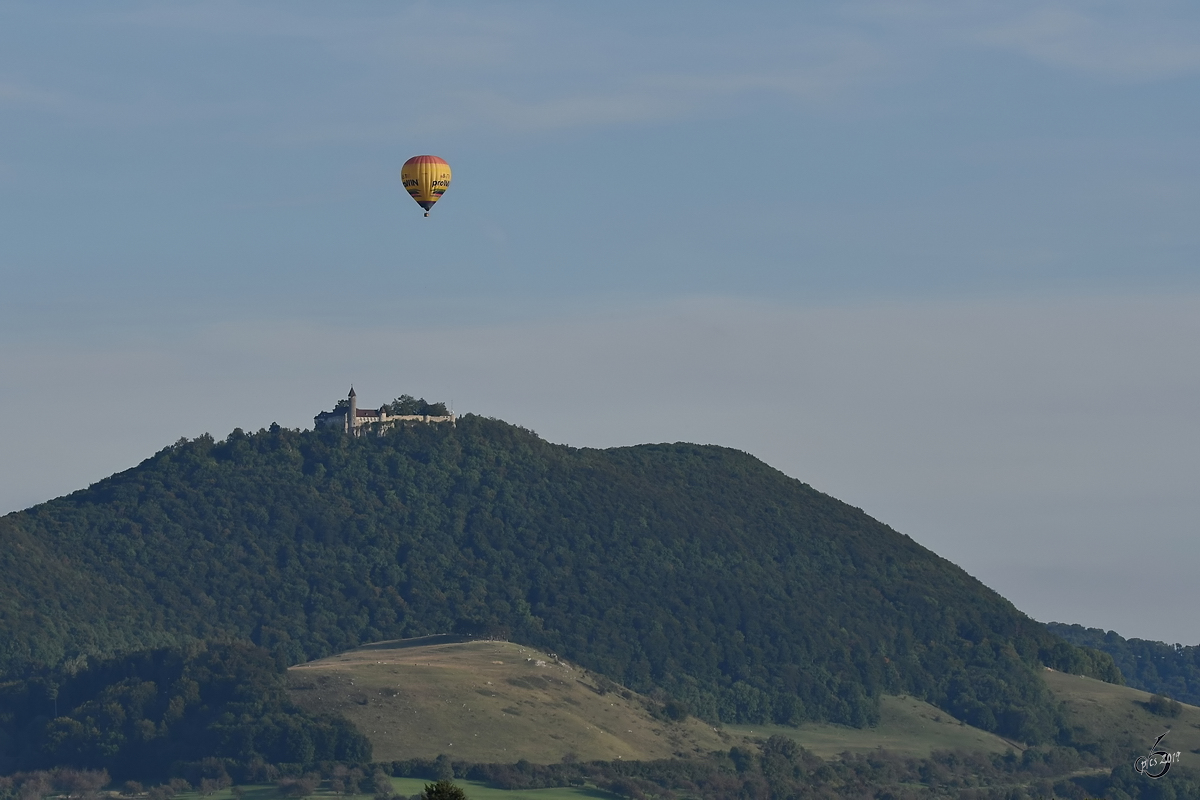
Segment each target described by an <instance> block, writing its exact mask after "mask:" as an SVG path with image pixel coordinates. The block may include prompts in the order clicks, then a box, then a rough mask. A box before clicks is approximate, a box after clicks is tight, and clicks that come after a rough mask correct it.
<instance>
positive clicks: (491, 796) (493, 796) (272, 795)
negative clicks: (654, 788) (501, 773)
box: [175, 778, 617, 800]
mask: <svg viewBox="0 0 1200 800" xmlns="http://www.w3.org/2000/svg"><path fill="white" fill-rule="evenodd" d="M428 783H432V781H427V780H422V779H420V778H392V787H393V789H394V790H395V793H396V794H397V795H398V796H399V797H401V798H406V797H411V796H412V795H419V794H421V792H422V791H423V790H424V789H425V785H426V784H428ZM454 783H455V784H456V785H458V786H459V787H460V788H461V789H462V790H463V791H464V792H466V794H467V798H468V800H617V796H616V795H614V794H612V793H611V792H606V791H604V790H602V789H596V788H594V787H587V786H580V787H573V786H572V787H566V788H562V789H513V790H508V789H497V788H495V787H492V786H488V785H487V784H484V783H479V782H478V781H463V780H456V781H455V782H454ZM241 789H242V792H243V794H242V798H243V800H280V797H281V795H280V794H279V790H278V789H277V788H276V787H275V786H274V785H273V784H254V785H252V786H243V787H241ZM175 797H176V800H234V796H233V792H232V791H231V789H221V790H219V791H216V792H213V793H212V794H201V793H199V792H182V793H180V794H178V795H176V796H175ZM312 797H314V798H318V800H333V798H338V800H372V797H373V795H369V794H357V795H356V794H344V795H343V794H334V793H333V792H331V791H329V790H328V789H326V788H324V787H322V788H320V789H318V790H317V791H316V792H315V793H314V794H313V795H312Z"/></svg>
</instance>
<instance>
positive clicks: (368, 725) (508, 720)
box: [288, 636, 1108, 764]
mask: <svg viewBox="0 0 1200 800" xmlns="http://www.w3.org/2000/svg"><path fill="white" fill-rule="evenodd" d="M288 685H289V687H290V690H291V697H292V700H293V702H295V703H296V704H297V705H298V706H300V707H302V708H304V709H306V710H308V711H309V712H311V713H313V714H318V715H337V716H344V717H346V718H347V719H349V720H350V721H351V722H353V723H354V725H355V726H356V727H357V728H358V729H359V730H360V731H362V732H363V733H364V734H365V735H366V736H367V737H368V738H369V739H370V740H371V744H372V746H373V748H374V750H373V752H374V755H375V758H376V759H380V760H401V759H410V758H425V759H432V758H436V757H437V756H439V755H442V754H446V755H449V756H451V757H452V758H453V759H454V760H457V761H468V762H481V763H501V764H502V763H514V762H516V761H519V760H521V759H525V760H527V761H530V762H532V763H535V764H552V763H556V762H559V761H562V760H563V759H570V758H575V759H578V760H580V761H594V760H605V761H612V760H615V759H623V760H626V761H628V760H641V761H648V760H653V759H660V758H673V757H675V758H681V757H698V756H703V755H706V754H708V753H711V752H713V751H724V750H728V749H729V748H730V747H738V746H740V747H752V746H753V745H752V743H753V742H757V741H761V740H764V739H767V738H768V737H770V736H771V735H773V734H781V735H783V736H787V737H788V738H791V739H793V740H795V741H796V742H797V743H798V744H800V745H801V746H803V747H804V748H806V749H807V750H808V751H809V752H811V753H814V754H816V755H818V756H821V757H826V758H828V757H835V756H838V755H840V754H842V753H844V752H854V753H874V752H876V751H877V750H878V748H881V747H882V748H885V749H887V750H888V751H889V752H891V753H894V754H900V755H905V756H915V757H928V756H929V754H930V753H931V752H932V751H933V750H939V749H940V750H964V751H975V752H981V753H989V754H990V753H1004V752H1005V751H1006V750H1010V749H1012V747H1013V746H1012V745H1011V744H1010V743H1008V742H1006V741H1005V740H1003V739H1000V738H999V737H997V736H995V735H993V734H989V733H985V732H983V731H980V730H978V729H976V728H972V727H970V726H968V725H962V724H960V723H959V722H958V720H955V719H953V718H952V717H950V716H949V715H946V714H944V713H943V712H941V711H939V710H938V709H936V708H934V707H933V706H930V705H928V704H925V703H922V702H921V701H919V700H916V699H915V698H912V697H895V696H892V695H885V696H884V697H883V698H882V701H883V702H882V715H881V717H882V718H881V720H880V723H879V724H878V725H876V726H873V727H870V728H851V727H848V726H845V725H836V724H832V723H804V724H803V725H801V726H799V727H788V726H777V725H732V726H722V727H720V728H714V727H713V726H712V725H709V724H708V723H706V722H703V721H701V720H697V719H696V718H694V717H686V718H676V719H672V718H671V717H670V715H669V714H667V713H665V712H666V709H665V708H664V707H663V704H661V703H657V702H655V701H654V700H652V699H650V698H648V697H645V696H644V695H639V694H636V693H634V692H630V691H629V690H627V689H622V688H621V687H619V686H615V685H613V684H612V683H611V681H607V680H605V679H604V678H603V677H602V676H598V675H595V674H594V673H590V672H588V671H587V670H585V669H583V668H581V667H579V666H578V665H575V664H570V663H567V662H565V661H563V660H562V659H561V658H555V657H554V654H550V653H545V652H541V651H538V650H535V649H533V648H528V647H525V646H523V645H519V644H515V643H512V642H499V641H486V640H476V641H469V640H463V639H462V638H461V637H453V636H426V637H421V638H418V639H403V640H398V641H392V642H378V643H375V644H369V645H366V646H364V647H360V648H357V649H355V650H351V651H349V652H346V653H339V654H338V655H336V656H330V657H329V658H323V659H319V660H317V661H310V662H308V663H305V664H300V665H298V666H295V667H292V668H291V669H290V670H289V671H288ZM1103 685H1105V686H1107V685H1108V684H1103Z"/></svg>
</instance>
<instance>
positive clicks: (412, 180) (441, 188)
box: [400, 156, 450, 217]
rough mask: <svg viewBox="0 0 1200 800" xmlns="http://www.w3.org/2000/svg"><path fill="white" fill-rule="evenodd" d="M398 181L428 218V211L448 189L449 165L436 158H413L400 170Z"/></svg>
mask: <svg viewBox="0 0 1200 800" xmlns="http://www.w3.org/2000/svg"><path fill="white" fill-rule="evenodd" d="M400 180H402V181H404V188H405V189H406V190H407V191H408V193H409V194H410V195H412V199H413V200H416V201H417V205H419V206H420V207H421V208H423V209H425V216H427V217H428V216H429V209H431V208H433V204H434V203H436V202H437V201H438V200H440V199H441V197H442V195H443V194H445V192H446V190H447V189H449V188H450V165H449V164H447V163H446V162H445V160H443V159H441V158H438V157H437V156H413V157H412V158H410V159H409V160H408V161H405V162H404V166H403V167H401V168H400Z"/></svg>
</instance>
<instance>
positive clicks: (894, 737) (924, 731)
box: [725, 695, 1022, 758]
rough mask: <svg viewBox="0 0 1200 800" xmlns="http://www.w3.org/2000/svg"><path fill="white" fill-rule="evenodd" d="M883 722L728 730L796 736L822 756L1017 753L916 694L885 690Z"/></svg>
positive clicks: (739, 733) (746, 734)
mask: <svg viewBox="0 0 1200 800" xmlns="http://www.w3.org/2000/svg"><path fill="white" fill-rule="evenodd" d="M881 706H882V707H881V709H880V711H881V714H880V720H879V724H878V725H876V726H874V727H871V728H851V727H849V726H847V725H835V724H832V723H822V722H810V723H805V724H803V725H801V726H799V727H798V728H789V727H785V726H782V725H729V726H726V727H725V731H726V733H729V734H730V735H733V736H741V737H744V738H748V739H760V738H761V739H765V738H767V737H769V736H772V735H774V734H779V735H781V736H787V737H788V738H789V739H793V740H794V741H795V742H796V743H797V744H799V745H800V746H801V747H803V748H804V749H806V750H808V751H809V752H811V753H814V754H815V755H818V756H820V757H822V758H833V757H835V756H839V755H841V754H842V753H846V752H850V753H871V752H874V751H875V750H878V749H880V748H882V749H884V750H887V751H888V752H891V753H896V754H898V755H904V756H910V757H913V758H927V757H928V756H929V754H930V753H932V752H933V751H934V750H970V751H975V752H983V753H1003V752H1005V751H1006V750H1013V751H1014V752H1019V751H1020V750H1021V749H1022V748H1021V746H1020V745H1018V744H1016V743H1014V742H1009V741H1006V740H1005V739H1002V738H1000V737H999V736H996V735H995V734H993V733H988V732H987V731H982V730H980V729H979V728H975V727H972V726H970V725H967V724H965V723H963V722H961V721H959V720H957V719H955V718H954V717H952V716H950V715H949V714H947V713H946V712H945V711H942V710H941V709H939V708H937V707H936V706H931V705H929V703H925V702H923V701H921V700H918V699H916V698H915V697H909V696H905V697H896V696H893V695H884V696H883V697H882V702H881Z"/></svg>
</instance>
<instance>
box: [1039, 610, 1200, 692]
mask: <svg viewBox="0 0 1200 800" xmlns="http://www.w3.org/2000/svg"><path fill="white" fill-rule="evenodd" d="M1047 627H1048V628H1049V629H1050V631H1051V632H1052V633H1054V634H1056V635H1058V636H1061V637H1062V638H1063V639H1065V640H1067V641H1068V642H1072V643H1073V644H1075V645H1078V646H1080V647H1088V648H1091V649H1094V650H1100V651H1102V652H1104V653H1107V654H1108V655H1110V656H1111V657H1112V659H1113V661H1114V662H1115V663H1116V665H1117V666H1118V667H1119V668H1120V670H1121V674H1122V675H1124V676H1125V683H1126V685H1128V686H1132V687H1133V688H1135V689H1141V690H1142V691H1143V692H1150V693H1152V694H1158V695H1164V696H1166V697H1171V698H1174V699H1175V700H1179V701H1182V702H1184V703H1188V704H1189V705H1193V706H1200V645H1182V644H1166V643H1165V642H1152V641H1148V640H1146V639H1123V638H1122V637H1121V636H1119V635H1117V633H1116V632H1114V631H1108V632H1105V631H1103V630H1101V629H1099V628H1085V627H1083V626H1082V625H1064V624H1062V623H1061V622H1051V623H1050V624H1049V625H1048V626H1047Z"/></svg>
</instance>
